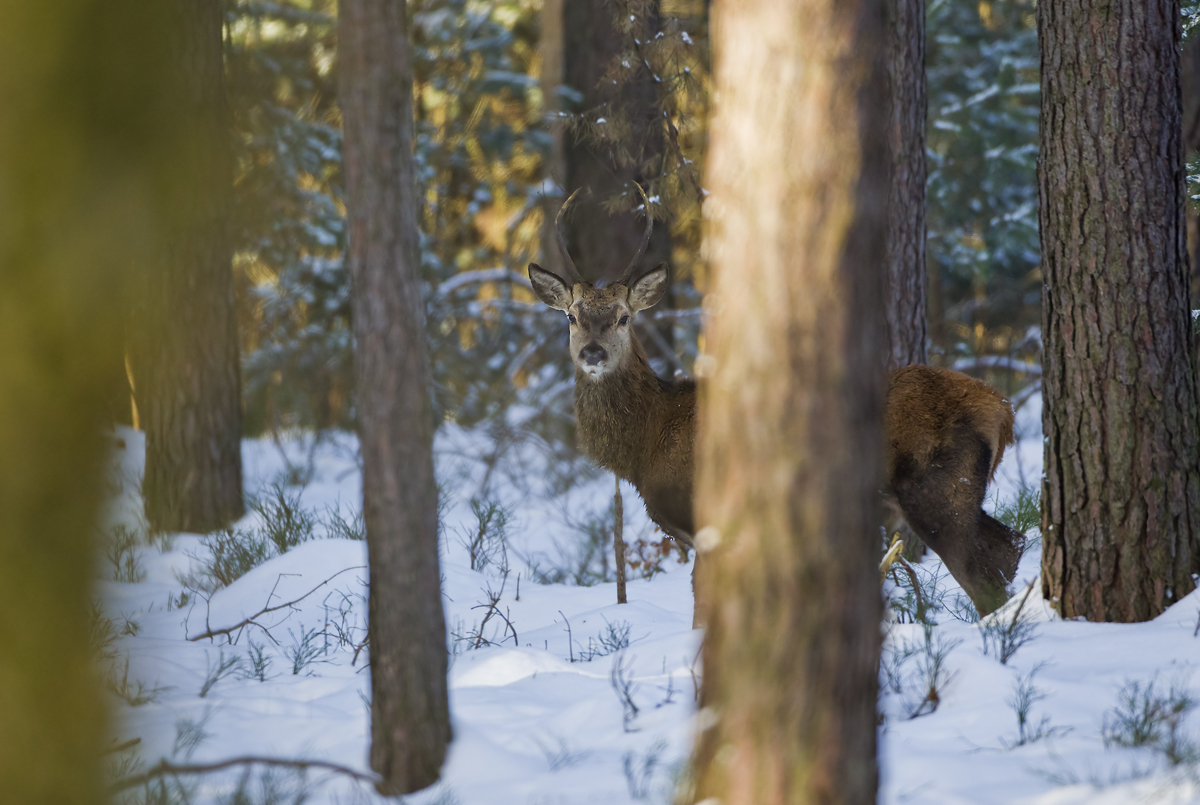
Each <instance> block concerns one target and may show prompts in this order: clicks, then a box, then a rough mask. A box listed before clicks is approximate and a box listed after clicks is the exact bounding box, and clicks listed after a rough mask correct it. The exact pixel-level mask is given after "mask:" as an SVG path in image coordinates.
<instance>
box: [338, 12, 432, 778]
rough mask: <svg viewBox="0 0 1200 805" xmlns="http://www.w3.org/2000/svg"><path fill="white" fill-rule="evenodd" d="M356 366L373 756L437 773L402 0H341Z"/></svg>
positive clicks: (420, 773) (426, 466) (420, 312)
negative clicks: (367, 563) (367, 573)
mask: <svg viewBox="0 0 1200 805" xmlns="http://www.w3.org/2000/svg"><path fill="white" fill-rule="evenodd" d="M338 14H339V17H338V20H339V23H338V24H339V33H338V40H339V53H340V54H341V55H340V57H339V69H340V70H341V76H340V80H341V85H340V92H341V107H342V115H343V121H344V127H345V147H344V150H345V157H344V164H345V168H346V210H347V224H348V231H349V254H348V258H349V261H350V262H349V266H350V279H351V284H352V296H351V304H352V306H353V315H354V338H355V353H354V368H355V372H356V375H357V378H356V383H357V389H358V427H359V438H360V440H361V444H362V456H363V512H364V518H365V522H366V530H367V552H368V558H369V561H370V566H371V569H370V581H371V588H370V599H369V614H370V625H369V629H370V638H371V647H370V658H371V767H372V768H373V769H374V770H375V771H377V772H378V773H379V774H380V775H381V777H382V782H381V783H380V784H379V785H378V788H379V791H380V793H383V794H388V795H400V794H407V793H409V792H411V791H416V790H417V789H420V788H424V787H426V786H429V785H432V784H433V783H434V782H436V781H437V779H438V775H439V773H440V769H441V765H442V760H443V759H444V758H445V754H446V746H447V745H448V744H449V743H450V737H451V736H450V712H449V702H448V698H447V689H446V671H447V658H446V621H445V617H444V615H443V613H442V597H441V589H440V585H441V576H440V573H439V570H438V542H437V540H438V536H437V485H436V482H435V480H434V474H433V425H434V423H433V410H432V401H431V399H430V386H431V377H430V367H429V355H428V348H427V345H426V341H425V338H426V336H425V311H424V307H423V303H422V300H421V285H420V278H419V268H420V258H419V250H418V240H417V206H418V204H419V201H418V197H417V185H416V174H415V167H414V164H413V97H412V85H413V74H412V60H411V54H410V48H409V42H408V25H407V18H406V12H405V4H404V0H341V2H340V3H339V4H338Z"/></svg>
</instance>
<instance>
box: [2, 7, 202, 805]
mask: <svg viewBox="0 0 1200 805" xmlns="http://www.w3.org/2000/svg"><path fill="white" fill-rule="evenodd" d="M164 16H165V15H164V13H163V12H162V10H161V9H160V8H159V7H158V6H155V5H154V4H149V5H146V6H144V7H143V6H142V5H141V4H134V3H118V4H115V5H114V4H110V3H101V2H94V0H41V2H37V3H5V4H0V106H2V107H3V109H4V114H3V115H0V165H3V166H4V168H3V169H2V170H0V206H3V209H4V214H3V215H2V216H0V288H2V289H3V290H2V291H0V378H3V380H0V455H2V456H3V457H4V458H3V461H0V647H2V648H0V792H3V796H2V797H0V798H3V800H4V801H5V802H13V803H18V802H20V803H61V804H63V805H68V804H69V805H74V804H75V803H100V802H103V801H106V799H107V797H105V796H104V795H103V793H102V783H101V777H100V768H101V757H100V754H101V747H102V743H103V741H104V733H105V729H104V726H105V719H104V708H103V705H102V700H101V696H100V693H101V691H100V685H99V684H98V682H97V679H96V673H95V668H94V666H93V663H92V662H91V660H92V657H91V651H90V647H89V639H88V612H89V605H90V602H91V598H92V581H93V579H94V577H95V576H94V568H93V559H94V556H95V552H94V546H93V540H92V536H93V533H94V530H95V527H96V526H95V518H96V515H97V513H98V509H99V505H100V502H101V498H102V495H103V489H104V484H103V477H102V473H103V467H104V457H105V453H106V451H107V450H108V449H110V448H111V446H112V445H111V440H110V439H109V438H108V437H107V436H106V434H105V428H106V427H107V425H108V424H109V420H108V417H107V413H108V411H107V409H106V403H107V402H108V401H110V400H111V399H112V395H113V394H114V393H115V389H116V387H117V385H118V384H119V383H120V382H121V376H120V374H118V373H117V372H116V371H114V368H113V360H112V359H111V356H113V355H116V354H119V351H120V343H121V322H122V318H123V316H122V314H123V311H124V310H125V309H126V305H127V304H128V302H129V299H128V296H127V294H126V290H127V284H126V279H127V277H126V272H127V271H128V270H129V266H130V265H132V264H137V263H142V262H145V261H147V260H149V259H152V257H153V255H154V254H155V250H156V248H157V245H158V244H157V243H156V238H155V235H156V229H157V226H158V224H159V223H160V222H161V219H160V218H158V215H159V213H161V212H162V211H163V210H164V209H169V208H170V206H171V204H170V202H171V199H170V198H168V197H166V195H165V193H164V191H167V190H169V189H171V185H170V184H169V182H168V181H167V174H166V170H165V169H168V168H169V169H171V170H174V169H176V168H177V167H178V165H177V159H176V156H174V155H172V154H171V151H172V149H173V148H174V147H176V146H177V145H178V144H179V137H178V135H179V132H178V130H176V129H175V128H174V125H175V121H176V120H177V119H178V115H177V114H176V113H175V110H174V109H172V107H171V103H172V100H173V97H174V93H173V92H172V91H171V90H170V88H169V87H168V86H166V82H165V81H164V74H165V72H166V70H165V68H166V58H167V51H166V47H165V45H164V42H165V40H166V38H167V34H168V28H167V25H166V24H165V23H166V22H167V21H166V20H165V19H164ZM126 399H128V397H126Z"/></svg>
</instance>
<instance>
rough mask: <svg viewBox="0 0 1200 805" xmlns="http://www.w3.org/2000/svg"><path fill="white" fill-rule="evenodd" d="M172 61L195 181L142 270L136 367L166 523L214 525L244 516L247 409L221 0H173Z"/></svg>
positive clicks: (156, 502) (146, 487)
mask: <svg viewBox="0 0 1200 805" xmlns="http://www.w3.org/2000/svg"><path fill="white" fill-rule="evenodd" d="M170 7H171V9H172V11H173V13H174V14H175V25H176V29H175V31H174V35H173V39H172V42H173V46H174V59H173V65H172V69H174V70H176V71H177V73H178V76H177V78H178V83H179V85H180V90H181V93H182V97H181V103H182V104H183V106H184V110H185V111H184V114H185V115H186V117H187V120H188V122H189V124H190V127H191V141H190V142H189V143H188V145H187V148H186V150H185V151H184V154H185V156H184V159H185V160H186V161H187V162H188V166H187V167H186V168H185V169H186V170H187V172H188V173H189V174H190V175H192V176H195V177H196V180H195V183H194V185H193V186H192V188H191V192H190V193H189V194H187V195H186V196H184V197H182V198H180V199H179V203H180V204H181V205H183V206H185V207H186V208H187V210H188V212H187V214H186V217H187V219H188V222H187V224H186V225H185V226H182V227H180V228H179V229H178V230H177V231H176V233H175V235H174V238H173V239H172V241H171V243H169V244H168V246H167V248H166V249H165V250H164V254H163V255H162V257H161V262H159V263H157V264H156V265H154V266H152V267H150V268H149V270H147V271H145V272H143V282H142V287H141V289H140V297H139V300H138V302H139V304H138V307H137V310H136V315H135V322H134V323H135V327H136V332H135V334H134V336H133V339H132V344H131V350H130V354H131V358H132V360H131V363H132V365H133V370H134V379H135V381H136V387H137V395H138V396H137V405H138V414H139V416H140V419H141V424H142V427H143V428H144V429H145V431H146V469H145V479H144V482H143V486H142V493H143V495H144V497H145V505H146V519H147V520H148V521H149V523H150V525H151V527H152V528H154V529H156V530H160V531H196V532H204V531H211V530H213V529H216V528H220V527H221V526H224V525H227V524H228V523H231V522H233V521H234V520H236V519H238V518H239V517H241V516H242V514H243V513H244V512H245V507H244V505H243V501H242V453H241V438H242V407H241V396H240V387H239V375H238V360H239V356H238V341H237V316H236V310H235V307H234V298H233V268H232V262H231V260H232V251H231V249H232V247H231V245H230V237H229V210H230V200H231V193H232V189H233V178H232V177H233V162H232V151H231V142H230V137H231V133H230V124H229V110H228V107H227V105H226V98H225V68H224V62H223V52H222V47H223V43H222V30H223V28H222V23H223V10H224V4H223V3H222V2H221V1H220V0H170Z"/></svg>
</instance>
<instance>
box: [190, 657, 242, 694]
mask: <svg viewBox="0 0 1200 805" xmlns="http://www.w3.org/2000/svg"><path fill="white" fill-rule="evenodd" d="M241 665H242V658H241V657H237V656H229V657H226V656H225V652H224V651H221V652H220V654H219V655H218V656H217V662H216V664H215V665H213V664H210V663H209V657H208V653H207V652H205V654H204V667H205V673H204V684H203V685H201V686H200V698H201V699H203V698H204V697H205V696H207V695H208V692H209V691H210V690H212V689H213V686H214V685H216V684H217V683H218V682H220V681H221V680H222V679H224V678H225V677H227V676H229V675H230V674H232V673H234V672H235V671H237V670H238V669H239V668H240V667H241Z"/></svg>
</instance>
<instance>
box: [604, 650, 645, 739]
mask: <svg viewBox="0 0 1200 805" xmlns="http://www.w3.org/2000/svg"><path fill="white" fill-rule="evenodd" d="M625 661H626V657H625V652H621V653H620V654H618V655H617V656H616V657H615V658H614V659H613V664H612V670H611V672H610V673H609V682H610V683H611V684H612V689H613V692H614V693H616V694H617V699H618V700H620V702H621V711H622V717H621V723H622V725H623V726H624V728H625V731H626V732H634V730H633V729H631V728H630V725H632V724H633V720H634V719H635V718H637V714H638V712H639V708H638V706H637V703H636V702H635V701H634V700H633V694H634V693H636V692H637V685H636V684H635V683H634V681H633V673H632V668H631V666H632V665H633V660H632V659H630V660H629V665H626V663H625Z"/></svg>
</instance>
